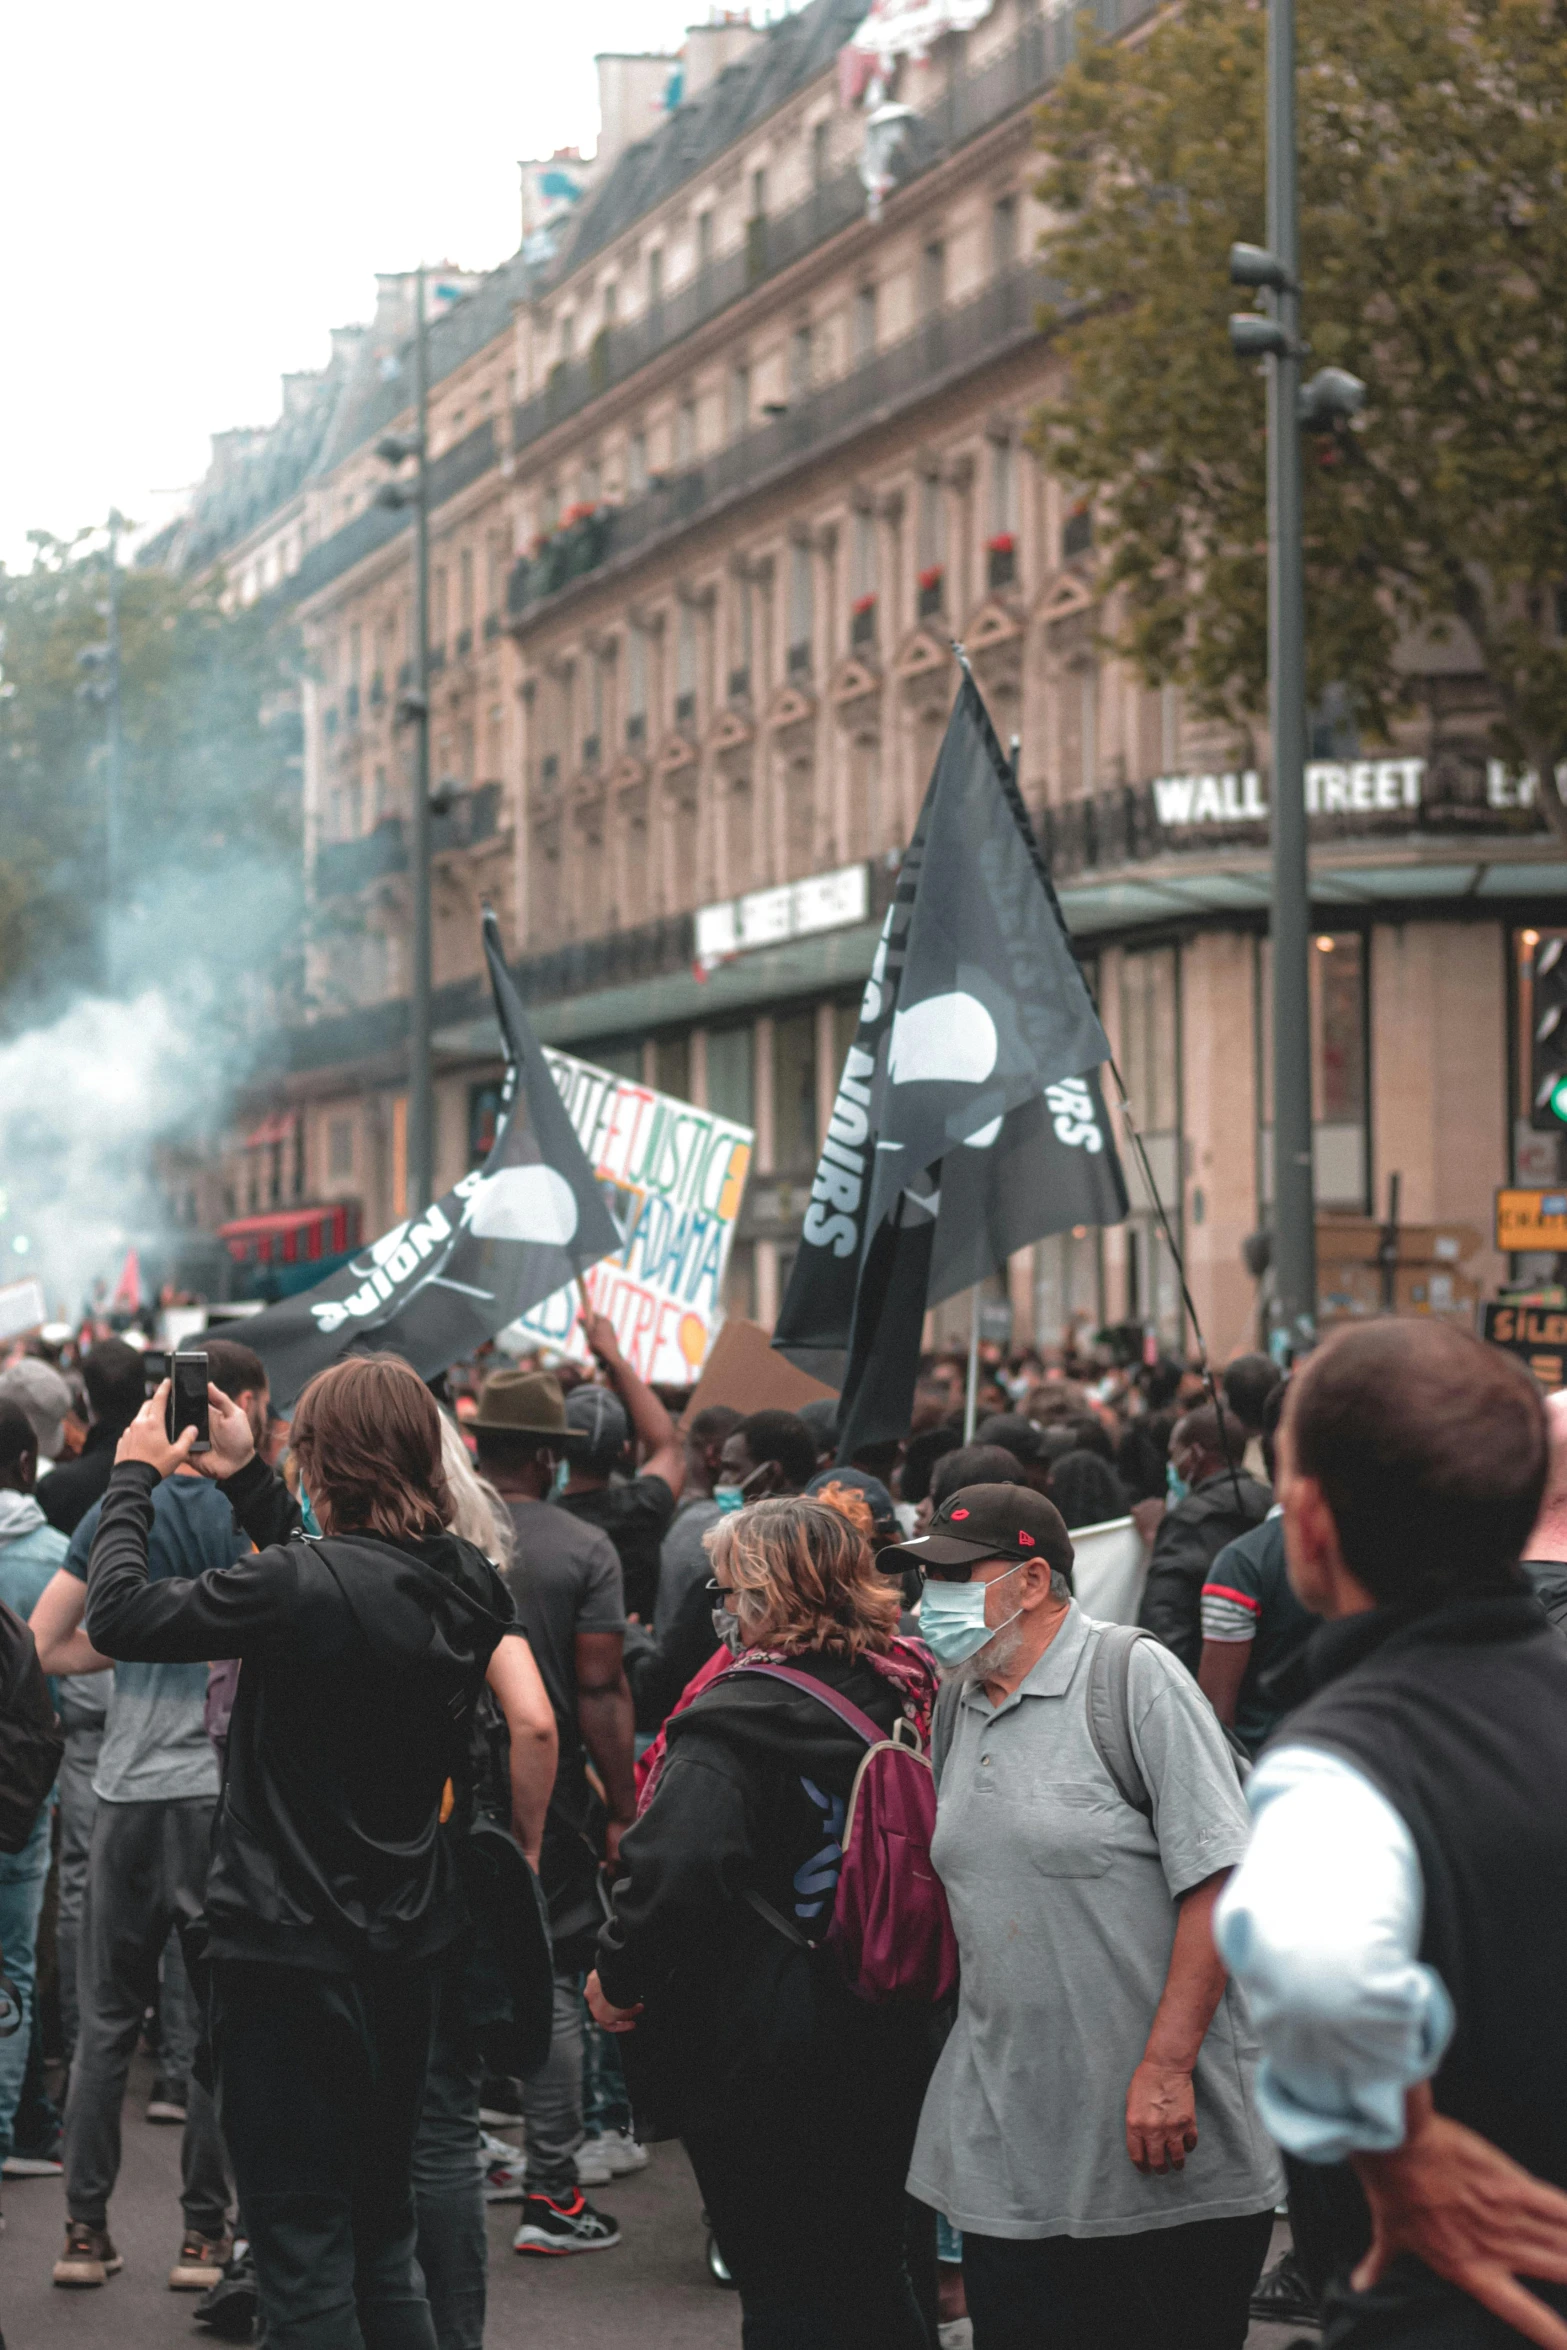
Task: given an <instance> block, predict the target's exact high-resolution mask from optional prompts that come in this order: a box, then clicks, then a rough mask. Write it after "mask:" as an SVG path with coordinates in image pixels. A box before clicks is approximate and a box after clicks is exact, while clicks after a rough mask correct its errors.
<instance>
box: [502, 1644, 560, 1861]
mask: <svg viewBox="0 0 1567 2350" xmlns="http://www.w3.org/2000/svg"><path fill="white" fill-rule="evenodd" d="M484 1677H485V1679H486V1681H487V1682H488V1683H489V1685H490V1688H491V1690H492V1691H493V1692H494V1695H495V1700H496V1703H497V1704H498V1705H499V1707H500V1709H501V1712H502V1713H503V1714H504V1715H505V1717H506V1728H507V1730H508V1731H509V1733H510V1735H511V1832H512V1834H513V1835H514V1836H515V1837H516V1839H517V1842H518V1843H519V1844H520V1845H521V1846H522V1849H523V1851H524V1852H525V1853H526V1854H527V1856H528V1859H529V1860H530V1862H531V1863H532V1865H533V1867H534V1868H535V1869H536V1868H537V1867H538V1865H539V1848H540V1846H541V1844H542V1843H543V1841H544V1815H545V1813H546V1811H547V1810H548V1809H549V1800H550V1793H551V1790H552V1789H553V1787H554V1785H555V1764H556V1761H557V1758H558V1755H559V1751H560V1738H559V1733H558V1732H557V1730H556V1728H555V1713H554V1708H553V1707H552V1706H551V1704H550V1701H549V1694H548V1692H547V1691H546V1689H545V1687H544V1682H543V1678H542V1676H541V1675H540V1672H539V1668H538V1665H537V1664H536V1663H535V1661H534V1656H533V1651H532V1649H531V1648H530V1647H529V1646H528V1643H527V1641H526V1640H524V1639H521V1638H519V1637H518V1636H517V1635H516V1634H514V1633H508V1634H507V1636H506V1638H505V1639H504V1640H503V1641H502V1642H501V1644H500V1646H499V1647H498V1648H497V1649H496V1651H495V1654H494V1655H493V1656H492V1657H491V1659H490V1669H489V1671H488V1672H487V1673H486V1674H485V1676H484Z"/></svg>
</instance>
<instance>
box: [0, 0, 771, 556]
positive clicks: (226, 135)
mask: <svg viewBox="0 0 1567 2350" xmlns="http://www.w3.org/2000/svg"><path fill="white" fill-rule="evenodd" d="M787 4H790V0H772V5H771V8H770V10H769V9H768V8H767V7H766V6H765V5H761V6H757V7H756V8H755V10H754V13H755V15H756V16H757V17H758V18H759V19H760V18H761V17H762V16H763V15H764V14H767V13H771V14H773V15H782V14H783V13H785V9H786V5H787ZM706 14H707V8H706V0H700V5H698V6H696V7H693V6H692V5H691V0H576V4H575V5H572V4H570V0H568V4H567V5H560V4H558V0H466V4H465V5H463V6H461V7H457V8H445V9H441V8H432V7H430V6H429V5H428V0H426V4H425V5H422V6H416V5H414V4H413V0H375V5H373V6H372V5H370V0H268V5H267V6H266V7H264V8H260V9H256V8H237V7H232V6H223V5H215V0H144V4H143V5H141V6H139V7H127V6H125V5H124V0H76V4H75V5H74V6H71V7H68V8H67V7H60V6H54V7H50V6H42V7H39V6H34V7H21V6H18V7H15V8H12V9H10V10H8V11H7V17H6V36H5V71H4V77H3V90H0V253H3V259H4V269H3V276H0V282H3V283H4V285H5V287H6V289H7V302H6V308H7V314H8V315H7V320H6V327H5V331H4V343H5V346H6V358H5V365H4V366H3V368H0V561H4V562H6V563H8V564H10V565H12V566H13V567H14V566H17V565H19V564H23V563H25V562H26V561H27V560H28V559H29V549H28V546H27V541H26V534H27V532H28V530H29V529H35V528H41V529H46V530H51V531H54V532H57V533H59V534H60V535H61V536H64V535H66V534H68V533H69V532H71V531H73V530H75V529H77V528H78V527H80V526H82V525H83V524H90V523H95V522H97V521H99V520H101V518H102V517H103V516H104V514H106V513H107V511H108V509H109V507H110V506H111V505H118V506H119V507H120V508H121V510H122V511H123V512H125V513H126V514H128V515H130V516H131V517H132V518H133V519H134V520H136V521H138V522H146V523H152V524H156V523H159V522H162V521H165V520H166V519H167V518H168V516H169V515H170V514H171V513H172V512H173V511H174V509H175V506H176V504H177V502H178V496H177V493H178V492H179V490H180V488H181V487H182V485H186V484H189V483H192V482H194V481H196V480H197V479H198V478H199V476H200V474H201V473H202V471H203V470H204V468H205V466H206V462H207V455H208V436H209V435H210V434H211V433H213V432H214V431H219V430H221V429H222V428H223V427H224V426H226V425H233V424H262V423H266V422H267V421H269V420H270V419H271V418H272V417H273V416H275V415H276V413H277V408H278V378H279V376H280V375H281V374H282V373H283V372H284V371H285V370H287V369H291V368H306V367H318V366H320V365H322V364H323V363H324V361H325V359H326V356H327V329H328V328H329V327H331V326H334V325H339V324H342V323H344V322H346V321H348V320H351V319H356V318H364V317H368V315H369V313H370V309H371V306H372V302H373V298H374V275H375V272H376V271H377V270H378V269H382V270H394V269H409V268H411V267H412V266H413V265H414V263H415V262H416V261H417V260H419V259H420V258H421V257H422V258H423V259H425V260H429V261H451V262H453V263H456V264H458V265H460V266H462V267H465V268H470V269H483V268H488V267H490V266H492V265H493V264H494V263H496V262H498V261H501V260H503V259H504V258H505V257H506V255H507V254H509V253H511V252H513V251H514V250H515V249H516V245H517V242H518V235H519V219H520V205H519V196H518V178H517V159H518V158H519V157H520V156H523V155H540V154H548V153H549V152H550V151H551V150H552V149H553V148H555V147H557V146H570V145H578V146H581V147H582V148H583V149H584V150H586V149H588V148H590V147H591V146H592V144H593V140H594V137H595V135H596V131H597V113H598V110H597V100H596V96H595V81H594V71H593V53H594V51H595V50H598V49H661V48H666V47H677V46H678V45H679V41H680V35H681V28H682V26H683V25H684V24H685V23H686V21H687V19H688V18H690V19H691V20H692V21H700V20H701V19H703V18H705V16H706Z"/></svg>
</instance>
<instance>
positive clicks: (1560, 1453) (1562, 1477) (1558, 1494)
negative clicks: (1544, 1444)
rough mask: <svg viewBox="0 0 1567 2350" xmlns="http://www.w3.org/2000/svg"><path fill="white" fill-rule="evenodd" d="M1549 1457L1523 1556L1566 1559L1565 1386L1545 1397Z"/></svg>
mask: <svg viewBox="0 0 1567 2350" xmlns="http://www.w3.org/2000/svg"><path fill="white" fill-rule="evenodd" d="M1545 1417H1546V1422H1547V1424H1548V1426H1549V1428H1550V1432H1551V1456H1550V1461H1549V1463H1548V1465H1547V1467H1546V1471H1545V1491H1544V1493H1543V1494H1542V1495H1541V1497H1540V1514H1539V1516H1538V1517H1537V1518H1536V1519H1535V1521H1534V1531H1533V1532H1532V1533H1531V1535H1530V1536H1529V1539H1528V1541H1527V1542H1526V1543H1525V1545H1524V1553H1523V1555H1524V1557H1525V1558H1526V1559H1552V1560H1557V1559H1567V1387H1559V1388H1558V1389H1557V1390H1556V1393H1555V1394H1554V1395H1548V1396H1547V1397H1546V1399H1545Z"/></svg>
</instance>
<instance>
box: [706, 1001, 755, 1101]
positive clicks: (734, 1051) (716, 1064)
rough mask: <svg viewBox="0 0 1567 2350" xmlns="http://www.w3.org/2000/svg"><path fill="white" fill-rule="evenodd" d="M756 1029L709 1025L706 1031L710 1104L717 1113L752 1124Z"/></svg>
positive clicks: (708, 1098)
mask: <svg viewBox="0 0 1567 2350" xmlns="http://www.w3.org/2000/svg"><path fill="white" fill-rule="evenodd" d="M754 1068H755V1063H754V1057H753V1031H752V1029H751V1027H750V1026H749V1024H747V1025H746V1026H745V1027H744V1028H710V1029H709V1030H708V1032H707V1106H708V1108H709V1109H710V1110H711V1111H712V1112H713V1114H714V1116H715V1117H719V1118H732V1119H733V1120H734V1121H735V1123H736V1125H737V1126H749V1125H750V1124H751V1123H752V1121H753V1119H754V1116H755V1112H756V1091H755V1078H754Z"/></svg>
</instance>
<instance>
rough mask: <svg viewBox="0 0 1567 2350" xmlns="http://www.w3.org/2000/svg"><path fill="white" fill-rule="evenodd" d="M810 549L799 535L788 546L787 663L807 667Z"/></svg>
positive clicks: (809, 622) (809, 620)
mask: <svg viewBox="0 0 1567 2350" xmlns="http://www.w3.org/2000/svg"><path fill="white" fill-rule="evenodd" d="M812 588H813V581H812V566H811V550H810V548H809V546H807V545H804V544H803V543H802V542H801V541H800V540H799V539H796V540H795V541H794V542H793V544H792V545H791V547H790V549H789V666H790V668H791V670H793V669H809V667H810V665H811V621H812V617H813V614H812V603H813V594H812Z"/></svg>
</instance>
